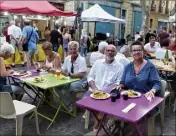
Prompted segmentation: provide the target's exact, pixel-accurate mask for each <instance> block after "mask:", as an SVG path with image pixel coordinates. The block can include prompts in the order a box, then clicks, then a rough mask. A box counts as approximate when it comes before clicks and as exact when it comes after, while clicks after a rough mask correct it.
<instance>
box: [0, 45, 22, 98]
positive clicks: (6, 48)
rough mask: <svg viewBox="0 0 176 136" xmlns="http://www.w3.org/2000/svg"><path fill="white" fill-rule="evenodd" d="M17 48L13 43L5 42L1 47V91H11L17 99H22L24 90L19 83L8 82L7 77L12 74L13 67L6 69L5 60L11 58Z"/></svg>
mask: <svg viewBox="0 0 176 136" xmlns="http://www.w3.org/2000/svg"><path fill="white" fill-rule="evenodd" d="M14 52H15V50H14V48H13V46H12V45H11V44H4V45H2V46H1V47H0V64H1V65H0V92H9V93H10V94H11V95H15V96H16V99H17V100H21V99H22V97H23V93H24V90H23V88H22V87H20V86H19V84H17V83H15V84H14V85H12V84H8V85H7V83H6V77H8V76H9V75H10V74H12V73H13V72H14V71H13V70H12V69H10V70H6V67H5V62H4V60H6V59H8V58H11V56H12V55H13V54H14Z"/></svg>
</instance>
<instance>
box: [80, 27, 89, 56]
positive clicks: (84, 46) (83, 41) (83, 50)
mask: <svg viewBox="0 0 176 136" xmlns="http://www.w3.org/2000/svg"><path fill="white" fill-rule="evenodd" d="M88 40H89V37H88V35H87V33H86V30H84V29H83V30H82V35H81V56H83V57H85V56H87V50H88V49H87V41H88Z"/></svg>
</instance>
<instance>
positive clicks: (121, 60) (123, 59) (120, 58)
mask: <svg viewBox="0 0 176 136" xmlns="http://www.w3.org/2000/svg"><path fill="white" fill-rule="evenodd" d="M122 55H123V54H122ZM122 55H121V53H117V54H116V56H115V59H116V60H117V61H118V62H119V63H121V64H122V65H123V66H124V67H125V66H126V65H127V64H129V63H130V61H129V60H128V59H127V58H126V57H125V56H122Z"/></svg>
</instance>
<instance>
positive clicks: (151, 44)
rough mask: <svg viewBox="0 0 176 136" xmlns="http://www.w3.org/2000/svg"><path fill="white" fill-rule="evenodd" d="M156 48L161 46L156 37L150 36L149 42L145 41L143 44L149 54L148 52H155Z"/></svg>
mask: <svg viewBox="0 0 176 136" xmlns="http://www.w3.org/2000/svg"><path fill="white" fill-rule="evenodd" d="M158 48H161V47H160V43H159V42H156V38H155V37H153V36H151V37H150V42H149V43H147V44H146V45H145V46H144V49H145V50H146V51H147V52H148V53H149V54H150V53H155V51H156V50H157V49H158Z"/></svg>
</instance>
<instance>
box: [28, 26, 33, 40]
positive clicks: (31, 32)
mask: <svg viewBox="0 0 176 136" xmlns="http://www.w3.org/2000/svg"><path fill="white" fill-rule="evenodd" d="M32 33H33V28H32V32H31V34H30V36H29V38H28V40H27V43H28V42H29V40H30V39H31V36H32Z"/></svg>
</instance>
